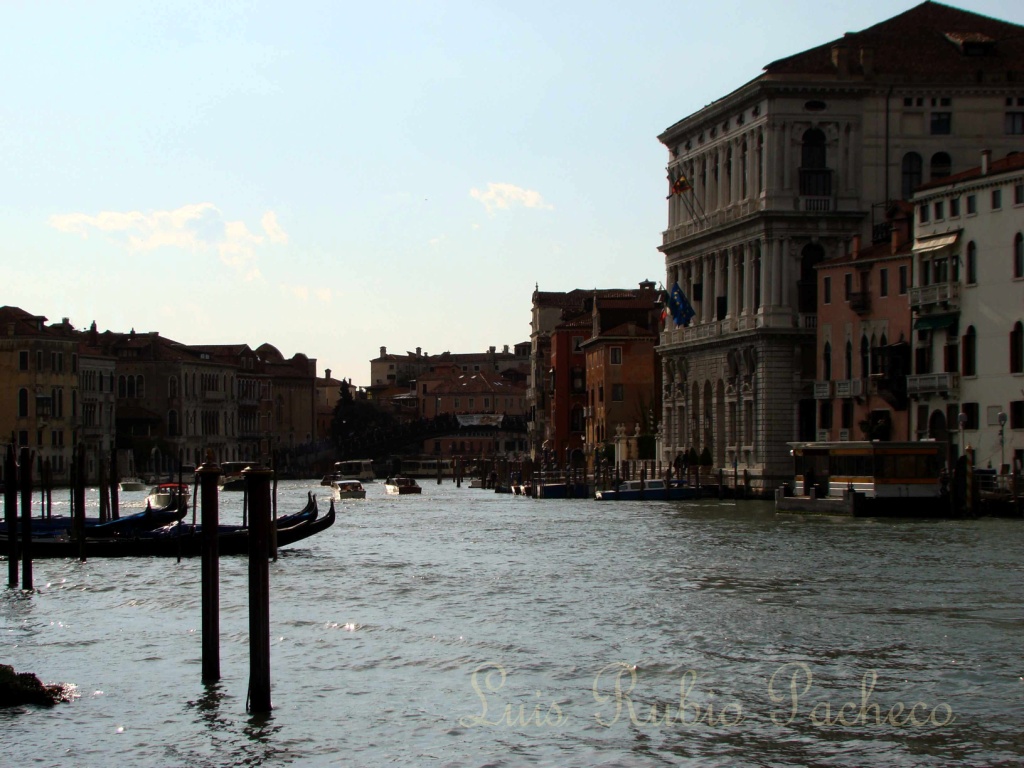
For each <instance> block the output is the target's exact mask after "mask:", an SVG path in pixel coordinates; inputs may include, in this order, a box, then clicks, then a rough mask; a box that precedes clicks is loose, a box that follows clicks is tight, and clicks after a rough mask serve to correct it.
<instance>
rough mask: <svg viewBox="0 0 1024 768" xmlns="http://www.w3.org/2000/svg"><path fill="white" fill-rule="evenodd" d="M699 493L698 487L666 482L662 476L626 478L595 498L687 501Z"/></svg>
mask: <svg viewBox="0 0 1024 768" xmlns="http://www.w3.org/2000/svg"><path fill="white" fill-rule="evenodd" d="M698 495H699V492H698V491H697V489H696V488H694V487H693V486H692V485H687V484H686V483H683V482H682V481H678V480H673V481H672V482H671V483H666V482H665V481H664V480H663V479H661V478H657V477H652V478H651V479H650V480H624V481H622V482H621V483H619V484H618V485H617V486H616V487H615V488H611V489H609V490H606V491H598V492H597V493H596V494H595V495H594V498H595V499H597V500H598V501H602V500H605V501H610V500H616V501H656V500H659V499H661V500H668V501H685V500H687V499H695V498H697V496H698Z"/></svg>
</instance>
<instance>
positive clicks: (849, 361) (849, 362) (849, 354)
mask: <svg viewBox="0 0 1024 768" xmlns="http://www.w3.org/2000/svg"><path fill="white" fill-rule="evenodd" d="M846 378H848V379H852V378H853V342H852V341H847V342H846Z"/></svg>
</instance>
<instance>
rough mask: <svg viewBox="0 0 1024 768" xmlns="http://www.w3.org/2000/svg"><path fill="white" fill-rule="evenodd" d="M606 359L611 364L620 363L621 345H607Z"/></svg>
mask: <svg viewBox="0 0 1024 768" xmlns="http://www.w3.org/2000/svg"><path fill="white" fill-rule="evenodd" d="M608 359H609V361H610V362H611V364H612V365H622V347H609V348H608Z"/></svg>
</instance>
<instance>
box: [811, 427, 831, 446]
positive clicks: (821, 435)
mask: <svg viewBox="0 0 1024 768" xmlns="http://www.w3.org/2000/svg"><path fill="white" fill-rule="evenodd" d="M814 439H815V440H817V441H818V442H819V443H827V442H828V430H827V429H819V430H817V431H815V433H814Z"/></svg>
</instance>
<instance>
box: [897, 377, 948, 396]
mask: <svg viewBox="0 0 1024 768" xmlns="http://www.w3.org/2000/svg"><path fill="white" fill-rule="evenodd" d="M959 387H960V374H958V373H919V374H915V375H913V376H907V394H908V395H932V394H949V395H955V394H956V393H957V390H958V389H959Z"/></svg>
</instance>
